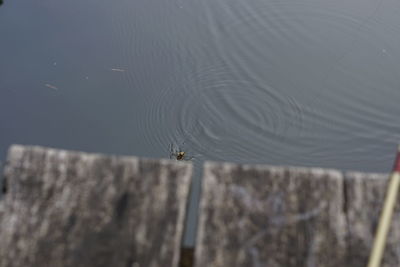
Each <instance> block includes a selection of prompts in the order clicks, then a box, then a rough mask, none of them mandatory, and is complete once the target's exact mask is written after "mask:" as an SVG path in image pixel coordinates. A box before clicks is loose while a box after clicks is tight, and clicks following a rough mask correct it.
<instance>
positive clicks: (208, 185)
mask: <svg viewBox="0 0 400 267" xmlns="http://www.w3.org/2000/svg"><path fill="white" fill-rule="evenodd" d="M202 190H203V191H202V199H201V204H200V207H201V208H200V221H199V230H198V239H197V246H196V252H195V266H197V267H203V266H214V267H219V266H221V267H222V266H224V267H225V266H230V267H235V266H243V267H244V266H246V267H249V266H268V267H278V266H279V267H302V266H308V267H313V266H315V267H336V266H343V264H344V261H345V254H346V251H345V250H346V242H345V237H346V225H345V214H344V212H343V207H344V203H343V200H344V198H343V176H342V174H341V173H340V172H338V171H335V170H323V169H310V168H285V167H269V166H247V165H235V164H227V163H223V164H222V163H221V164H219V163H210V162H208V163H206V164H205V168H204V176H203V187H202Z"/></svg>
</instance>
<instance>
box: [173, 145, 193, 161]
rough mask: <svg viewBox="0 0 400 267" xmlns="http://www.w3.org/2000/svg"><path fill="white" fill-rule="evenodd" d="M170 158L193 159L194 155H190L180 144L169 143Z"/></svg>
mask: <svg viewBox="0 0 400 267" xmlns="http://www.w3.org/2000/svg"><path fill="white" fill-rule="evenodd" d="M182 145H183V144H182ZM169 158H170V159H172V158H174V159H176V160H191V159H193V157H188V156H187V154H186V152H185V151H183V150H182V149H181V148H180V147H179V146H176V145H173V144H170V145H169Z"/></svg>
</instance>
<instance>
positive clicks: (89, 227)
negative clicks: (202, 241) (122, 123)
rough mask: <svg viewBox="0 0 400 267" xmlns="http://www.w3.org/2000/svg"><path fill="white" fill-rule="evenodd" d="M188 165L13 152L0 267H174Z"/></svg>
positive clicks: (0, 229) (1, 223)
mask: <svg viewBox="0 0 400 267" xmlns="http://www.w3.org/2000/svg"><path fill="white" fill-rule="evenodd" d="M190 176H191V165H190V164H187V163H181V162H172V161H168V160H143V159H138V158H135V157H115V156H102V155H96V154H85V153H78V152H67V151H61V150H54V149H46V148H41V147H22V146H13V147H12V148H11V149H10V152H9V155H8V161H7V164H6V168H5V177H6V180H7V188H8V191H7V193H6V195H5V199H4V200H3V201H4V203H3V204H4V212H3V216H2V218H0V266H1V267H11V266H12V267H27V266H32V267H34V266H40V267H45V266H51V267H58V266H59V267H67V266H71V267H72V266H73V267H79V266H82V267H91V266H96V267H101V266H107V267H110V266H116V267H119V266H120V267H139V266H144V267H148V266H149V267H156V266H163V267H164V266H177V264H178V260H179V248H180V243H181V237H182V232H183V223H184V217H185V208H186V201H187V196H188V191H189V185H190Z"/></svg>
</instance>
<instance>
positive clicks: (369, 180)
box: [345, 172, 400, 267]
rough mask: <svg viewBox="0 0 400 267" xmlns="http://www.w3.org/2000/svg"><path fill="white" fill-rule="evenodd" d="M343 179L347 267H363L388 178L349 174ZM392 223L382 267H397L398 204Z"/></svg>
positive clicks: (399, 263)
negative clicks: (346, 226) (346, 229)
mask: <svg viewBox="0 0 400 267" xmlns="http://www.w3.org/2000/svg"><path fill="white" fill-rule="evenodd" d="M345 178H346V179H345V185H346V186H345V188H346V211H347V212H346V214H347V224H348V253H349V255H348V266H356V267H357V266H360V267H361V266H362V267H364V266H367V262H368V257H369V254H370V253H371V248H372V244H373V239H374V235H375V230H376V227H377V225H378V221H379V216H380V213H381V210H382V207H383V202H384V198H385V193H386V186H387V183H388V178H389V175H388V174H372V173H359V172H348V173H346V174H345ZM399 201H400V199H399ZM399 201H398V202H399ZM392 219H393V220H392V223H391V228H390V230H389V236H388V240H387V245H386V248H385V252H384V256H383V260H382V265H381V267H393V266H400V244H399V241H400V207H399V204H397V206H396V209H395V213H394V214H393V218H392Z"/></svg>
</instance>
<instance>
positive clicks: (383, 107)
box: [0, 0, 400, 243]
mask: <svg viewBox="0 0 400 267" xmlns="http://www.w3.org/2000/svg"><path fill="white" fill-rule="evenodd" d="M399 100H400V2H399V1H397V0H336V1H328V0H296V1H293V0H246V1H243V0H201V1H199V0H146V1H144V0H114V1H105V0H71V1H59V0H41V1H29V0H9V1H7V0H6V1H4V4H3V5H1V6H0V160H4V158H5V155H6V151H7V148H8V147H9V146H10V144H13V143H19V144H35V145H43V146H50V147H57V148H65V149H74V150H83V151H88V152H102V153H112V154H124V155H138V156H143V157H156V158H159V157H163V158H165V157H168V156H169V145H170V144H171V143H173V144H175V145H178V146H181V147H183V149H184V150H185V151H187V153H188V154H189V155H191V156H194V160H193V162H194V164H195V173H196V174H195V176H196V177H197V180H198V177H199V176H200V174H199V173H200V170H201V165H202V162H203V161H204V160H216V161H232V162H240V163H267V164H273V165H299V166H318V167H329V168H338V169H341V170H361V171H372V172H387V171H389V170H390V169H391V165H392V161H393V156H394V151H395V149H396V144H397V143H398V142H399V140H400V116H399V115H400V105H399ZM188 242H189V243H190V242H191V241H188Z"/></svg>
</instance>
